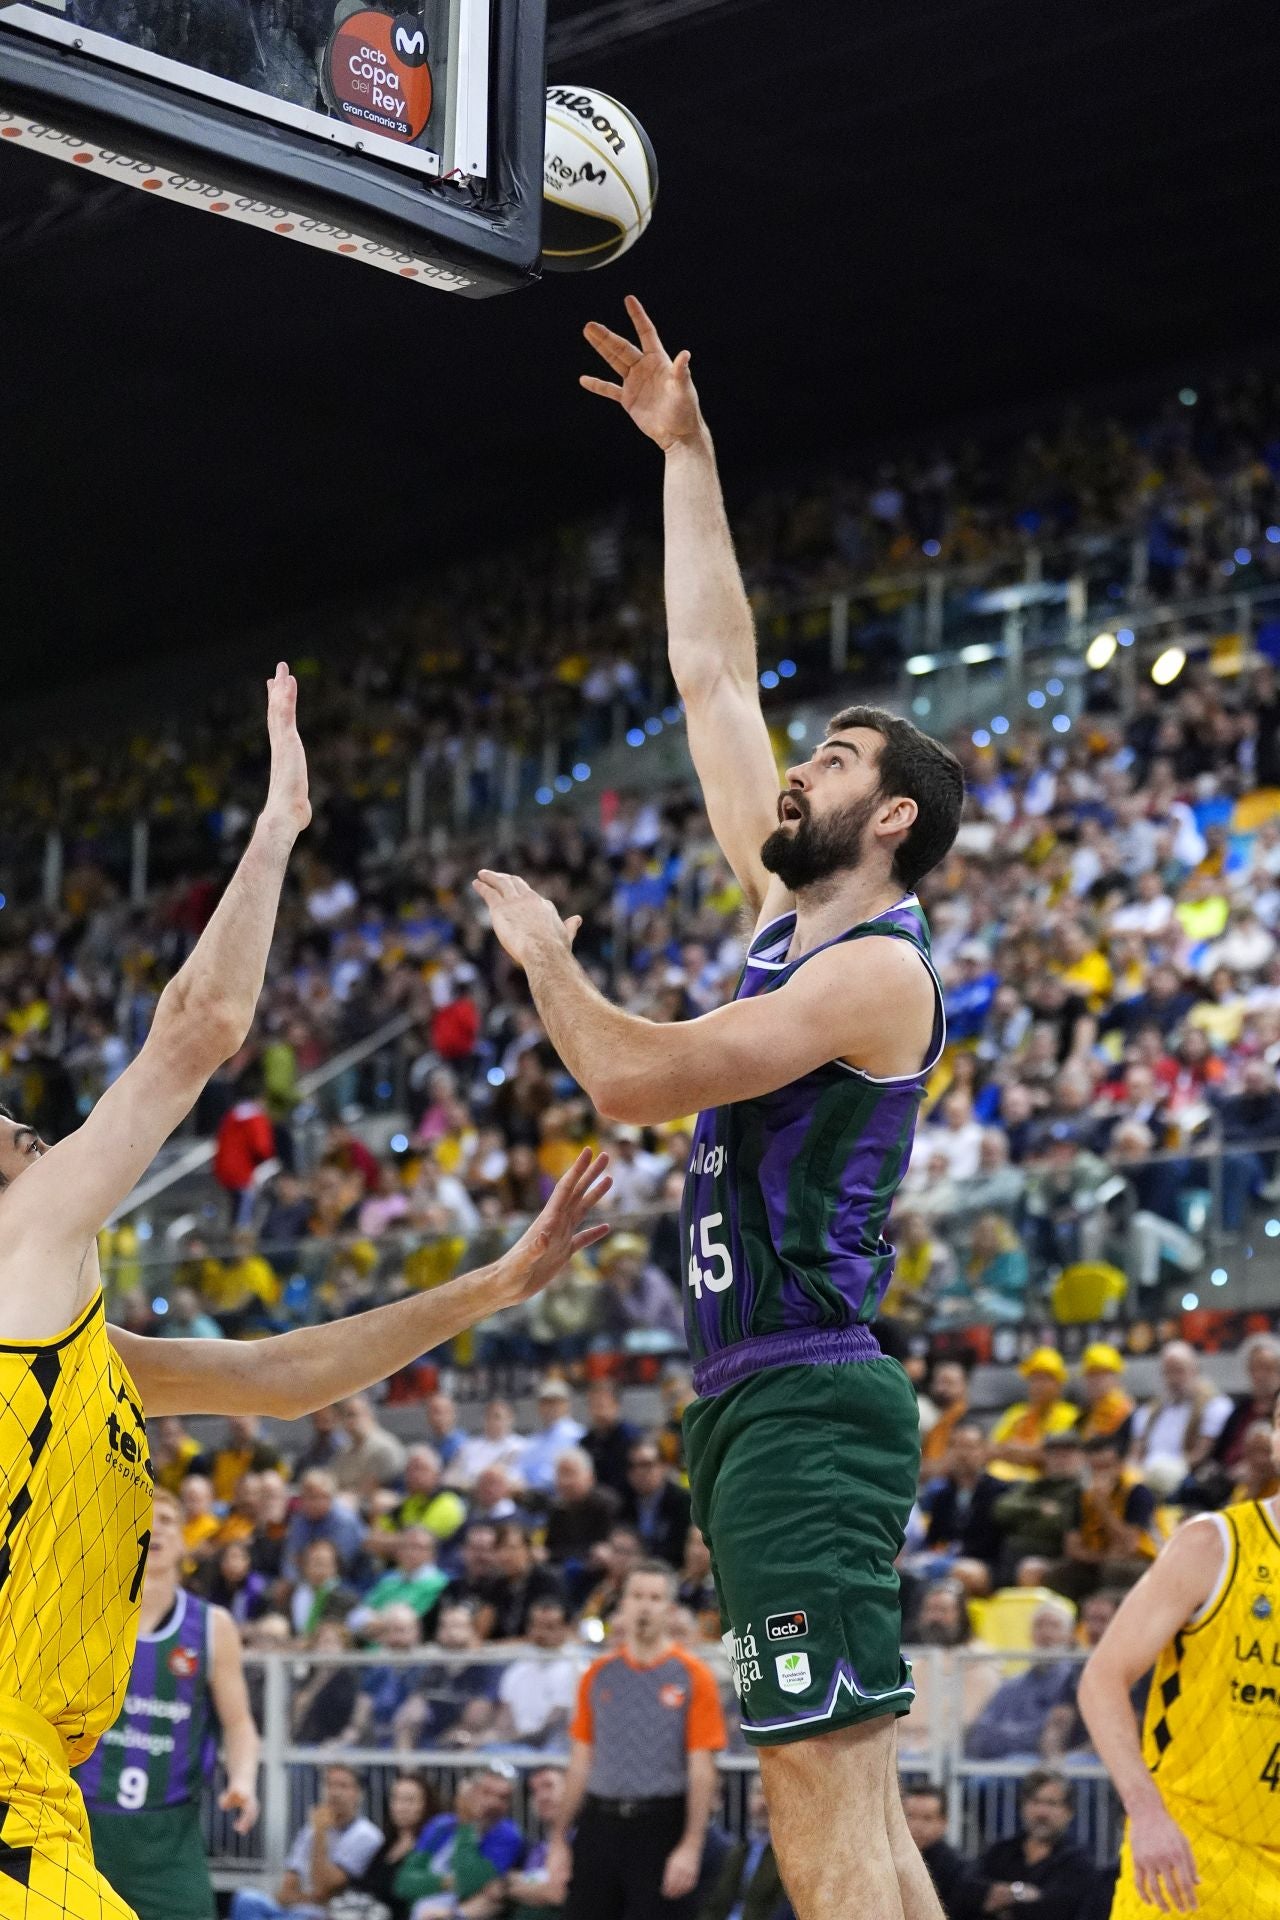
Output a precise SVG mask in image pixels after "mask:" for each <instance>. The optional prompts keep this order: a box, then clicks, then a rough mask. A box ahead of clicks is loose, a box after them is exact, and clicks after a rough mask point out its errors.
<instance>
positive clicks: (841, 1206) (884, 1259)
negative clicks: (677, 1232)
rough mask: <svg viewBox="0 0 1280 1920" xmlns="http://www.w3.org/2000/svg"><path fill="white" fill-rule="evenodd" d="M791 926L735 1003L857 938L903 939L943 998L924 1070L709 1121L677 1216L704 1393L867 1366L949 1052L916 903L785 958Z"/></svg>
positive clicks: (760, 957) (771, 945)
mask: <svg viewBox="0 0 1280 1920" xmlns="http://www.w3.org/2000/svg"><path fill="white" fill-rule="evenodd" d="M795 925H796V916H795V914H794V913H787V914H783V915H782V917H781V919H778V920H772V921H770V922H769V924H768V925H767V926H764V927H762V928H761V929H760V931H759V933H758V934H757V935H756V936H755V938H754V939H753V940H752V942H751V945H750V947H749V949H748V951H747V959H746V964H745V966H744V967H743V970H742V977H741V979H740V980H739V982H738V988H737V992H736V994H735V996H734V997H735V998H736V999H738V1000H745V999H748V998H750V997H751V996H753V995H755V994H759V993H773V992H776V990H777V989H778V988H779V987H782V986H785V984H786V982H787V981H788V980H790V979H792V978H793V977H794V975H795V973H796V971H797V969H798V968H800V967H802V966H804V964H805V962H806V961H808V960H811V959H812V958H813V955H814V954H815V953H822V952H824V951H825V949H826V948H827V947H832V946H837V945H840V944H843V943H845V942H848V941H851V940H865V939H869V938H873V937H874V938H876V939H883V938H885V937H886V936H887V937H889V938H891V939H897V940H905V941H907V942H908V943H909V944H910V945H911V946H913V947H915V949H916V951H917V952H918V953H919V955H920V958H921V961H922V963H923V964H924V965H925V966H926V967H928V969H929V973H930V975H931V976H932V979H933V983H934V989H935V1002H934V1020H933V1035H932V1038H931V1041H930V1044H929V1048H928V1052H927V1054H926V1057H925V1059H924V1061H923V1062H922V1063H921V1066H920V1069H919V1071H918V1072H916V1073H913V1074H907V1075H904V1076H902V1077H900V1078H897V1079H873V1078H872V1077H871V1076H870V1075H869V1074H865V1073H861V1072H859V1071H858V1070H857V1069H856V1068H854V1067H850V1066H846V1065H845V1064H844V1063H843V1062H841V1061H839V1060H831V1061H828V1062H827V1063H826V1064H825V1065H824V1066H821V1067H816V1068H814V1070H813V1072H811V1073H806V1074H804V1075H803V1076H802V1077H801V1078H800V1079H799V1080H794V1081H792V1082H791V1083H790V1084H789V1085H787V1086H785V1087H779V1088H778V1089H777V1091H776V1092H774V1093H767V1094H762V1095H760V1096H759V1097H758V1098H756V1099H752V1100H737V1101H734V1102H733V1104H732V1105H730V1106H725V1107H714V1108H712V1109H710V1110H709V1111H708V1112H706V1113H702V1114H699V1116H698V1124H697V1127H696V1129H695V1131H694V1136H693V1153H692V1157H691V1159H690V1162H689V1171H688V1174H687V1176H686V1179H685V1185H684V1197H683V1201H682V1204H681V1216H680V1218H681V1244H682V1245H683V1246H684V1247H685V1248H686V1250H687V1260H688V1265H687V1282H688V1284H687V1288H686V1291H685V1327H686V1331H687V1334H688V1341H689V1354H690V1358H691V1359H692V1361H693V1366H694V1385H695V1387H696V1388H697V1391H698V1393H699V1394H714V1393H720V1392H722V1391H723V1390H724V1389H725V1388H726V1387H729V1386H732V1385H734V1384H735V1383H736V1382H737V1381H738V1380H742V1379H745V1378H746V1377H747V1376H748V1375H749V1374H752V1373H756V1372H758V1371H759V1370H760V1369H761V1368H762V1367H773V1366H794V1365H796V1364H797V1363H800V1364H804V1363H822V1362H831V1361H840V1360H859V1359H866V1358H870V1357H872V1356H874V1355H875V1354H877V1353H878V1352H879V1347H878V1345H877V1342H876V1340H875V1336H874V1335H873V1334H872V1332H871V1330H870V1327H869V1326H868V1324H867V1323H868V1322H869V1321H870V1320H872V1319H874V1317H875V1315H876V1313H877V1311H878V1309H879V1306H880V1302H881V1300H882V1299H883V1298H884V1293H885V1289H886V1287H887V1286H888V1284H889V1280H890V1277H891V1275H892V1273H893V1252H894V1250H893V1248H892V1247H891V1246H890V1245H889V1244H888V1242H887V1241H886V1240H885V1238H884V1235H883V1232H882V1229H883V1227H884V1224H885V1221H886V1219H887V1218H888V1214H889V1208H890V1206H891V1204H892V1202H893V1197H894V1194H895V1193H896V1192H897V1190H898V1186H899V1183H900V1182H901V1180H902V1176H903V1174H904V1173H905V1171H906V1167H907V1161H908V1159H909V1157H910V1154H911V1143H912V1139H913V1138H914V1135H915V1127H916V1116H917V1114H918V1113H919V1110H920V1103H921V1100H922V1099H923V1097H924V1087H925V1082H926V1080H927V1078H928V1076H929V1074H930V1073H931V1072H932V1070H933V1067H934V1066H935V1064H936V1063H937V1060H938V1058H939V1056H940V1055H941V1053H942V1049H943V1046H944V1044H945V1041H946V1022H945V1019H944V1015H943V1011H942V988H941V986H940V985H939V983H938V978H937V975H936V973H934V970H933V964H932V961H931V960H930V958H929V929H928V924H927V922H926V920H925V917H924V912H923V910H922V908H921V906H920V903H919V901H918V900H917V899H916V898H915V896H914V894H908V895H906V897H905V898H904V899H902V900H900V901H899V902H898V904H897V905H896V906H894V907H890V908H889V909H888V910H887V911H886V912H885V913H882V914H879V915H878V916H877V917H876V918H875V919H874V920H866V921H863V922H862V923H861V924H859V925H858V926H855V927H850V928H848V929H847V930H846V931H845V932H844V933H840V934H837V935H836V936H835V938H834V939H833V940H827V941H824V942H823V943H822V945H821V946H818V947H814V948H813V949H812V951H811V952H809V953H804V954H800V955H799V956H798V957H797V958H796V959H794V960H789V959H788V958H787V952H788V949H789V947H790V945H791V941H792V938H793V936H794V933H795Z"/></svg>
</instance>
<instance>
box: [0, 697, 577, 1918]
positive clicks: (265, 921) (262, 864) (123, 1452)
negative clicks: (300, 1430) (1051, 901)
mask: <svg viewBox="0 0 1280 1920" xmlns="http://www.w3.org/2000/svg"><path fill="white" fill-rule="evenodd" d="M296 702H297V683H296V682H295V681H294V679H293V677H292V675H291V674H290V673H289V672H288V669H287V668H286V667H285V666H284V665H283V664H281V666H280V667H278V668H277V670H276V674H275V677H274V679H273V680H271V681H270V682H269V683H268V703H267V724H268V732H269V735H270V741H271V777H270V785H269V788H268V793H267V803H266V806H265V808H264V809H263V812H262V814H261V816H260V817H259V819H258V822H257V825H256V826H255V828H254V831H253V835H252V838H251V839H250V842H249V845H248V847H247V849H246V851H245V854H244V857H243V859H242V860H241V862H240V865H239V867H238V868H237V869H236V872H235V874H234V875H233V877H232V879H231V881H230V883H229V885H228V887H227V889H226V892H225V893H224V894H223V897H222V899H221V901H220V902H219V904H218V907H217V909H216V911H215V912H214V914H213V916H212V918H211V920H210V921H209V924H208V926H207V927H206V928H205V931H204V933H203V934H202V936H201V938H200V940H199V942H198V944H197V945H196V948H195V950H194V952H193V953H192V954H191V956H190V958H189V959H188V960H187V962H186V964H185V965H184V966H183V967H182V969H181V971H180V972H179V973H178V974H177V975H176V976H175V978H174V979H173V980H172V981H171V982H170V983H169V985H168V986H167V987H166V989H165V991H164V993H163V994H162V995H161V997H160V1001H159V1004H158V1006H157V1008H156V1013H155V1018H154V1021H153V1023H152V1028H151V1032H150V1034H149V1036H148V1038H147V1041H146V1044H145V1046H144V1047H143V1048H142V1050H141V1052H140V1053H139V1055H138V1057H137V1059H136V1060H134V1061H133V1062H132V1064H131V1065H130V1066H129V1067H128V1068H127V1069H126V1070H125V1072H124V1073H123V1074H121V1076H120V1078H119V1079H118V1080H117V1081H116V1082H115V1083H114V1085H113V1086H111V1087H110V1088H109V1089H108V1091H107V1092H106V1093H105V1094H104V1095H103V1097H102V1099H101V1100H100V1101H99V1102H98V1104H97V1106H96V1107H95V1108H94V1109H93V1112H92V1113H91V1114H90V1115H89V1118H88V1119H87V1120H86V1121H85V1123H84V1125H83V1126H82V1127H80V1128H79V1129H78V1130H77V1131H76V1132H75V1133H73V1134H71V1135H69V1136H68V1138H67V1139H65V1140H62V1141H60V1142H58V1143H57V1144H56V1145H53V1146H47V1145H46V1144H45V1142H44V1141H43V1140H41V1139H40V1138H39V1136H38V1135H37V1134H36V1132H35V1131H34V1129H33V1128H31V1127H25V1126H22V1125H21V1124H20V1123H19V1122H18V1121H17V1120H15V1119H14V1117H13V1116H12V1115H11V1114H9V1113H7V1112H6V1111H5V1110H4V1109H3V1108H0V1920H59V1916H71V1920H133V1917H132V1916H131V1914H130V1910H129V1908H128V1907H127V1906H126V1905H125V1903H124V1902H123V1901H122V1900H121V1899H119V1897H118V1896H117V1895H116V1894H115V1893H114V1892H113V1891H112V1889H111V1888H110V1887H109V1886H108V1884H107V1882H106V1881H105V1880H104V1879H103V1877H102V1876H101V1874H100V1873H99V1872H98V1871H97V1869H96V1867H95V1866H94V1862H93V1852H92V1847H91V1844H90V1838H89V1827H88V1822H87V1820H86V1817H85V1809H84V1801H83V1799H82V1797H81V1794H80V1789H79V1788H78V1787H77V1786H76V1785H75V1783H74V1782H73V1780H72V1778H71V1774H70V1771H69V1769H70V1767H71V1766H73V1765H75V1764H77V1763H78V1762H80V1761H82V1760H84V1759H86V1758H87V1757H88V1755H89V1754H90V1752H91V1751H92V1749H93V1746H94V1743H95V1741H96V1740H97V1739H98V1737H99V1736H100V1734H102V1733H103V1732H104V1731H105V1729H106V1728H108V1727H109V1726H110V1725H111V1724H112V1722H113V1721H114V1720H115V1718H116V1716H117V1714H118V1712H119V1709H120V1705H121V1701H122V1699H123V1696H124V1692H125V1688H126V1686H127V1683H128V1679H129V1673H130V1669H131V1665H132V1661H133V1651H134V1641H135V1638H136V1633H137V1623H138V1609H139V1605H140V1602H141V1595H142V1585H143V1577H144V1573H145V1569H146V1560H147V1548H148V1546H149V1544H150V1538H151V1535H150V1526H151V1500H152V1487H153V1475H152V1469H151V1461H150V1456H149V1452H148V1448H147V1435H146V1426H145V1422H144V1417H143V1409H144V1407H145V1408H146V1410H147V1411H148V1412H149V1413H151V1414H153V1415H159V1414H166V1413H266V1414H275V1415H277V1416H279V1417H281V1418H286V1419H288V1418H294V1417H297V1416H298V1415H300V1414H302V1413H304V1412H307V1411H310V1410H313V1409H315V1408H317V1407H323V1406H328V1405H330V1404H332V1402H333V1401H335V1400H338V1399H342V1398H344V1397H345V1396H346V1395H348V1394H351V1393H355V1392H358V1391H359V1390H360V1389H362V1388H364V1387H368V1386H371V1385H372V1384H373V1383H374V1382H375V1381H376V1380H381V1379H383V1378H385V1377H386V1375H387V1374H389V1373H394V1372H395V1371H396V1370H397V1369H398V1368H400V1367H403V1366H407V1365H408V1363H409V1362H410V1361H411V1360H413V1359H416V1358H417V1356H418V1355H419V1354H421V1353H425V1352H427V1351H428V1349H429V1348H432V1347H435V1346H438V1345H440V1344H441V1342H442V1341H445V1340H449V1339H452V1338H453V1336H454V1335H455V1334H458V1333H460V1332H462V1331H463V1329H464V1328H466V1327H469V1326H471V1325H472V1324H473V1323H474V1322H475V1321H476V1320H480V1319H484V1318H487V1316H488V1315H489V1314H491V1313H495V1312H499V1311H501V1309H502V1308H504V1307H507V1306H511V1305H514V1304H516V1303H517V1302H519V1301H521V1300H526V1299H528V1298H529V1297H530V1296H531V1295H532V1294H534V1293H536V1292H537V1291H538V1290H539V1289H540V1288H541V1287H543V1286H545V1285H546V1283H547V1282H548V1281H549V1280H550V1279H551V1278H552V1277H553V1275H554V1274H556V1273H557V1272H559V1270H560V1268H561V1267H562V1266H563V1265H564V1264H565V1262H566V1261H567V1260H568V1259H569V1258H570V1257H571V1255H572V1254H573V1253H574V1252H575V1251H576V1250H578V1249H579V1248H581V1247H585V1246H589V1245H591V1244H592V1243H593V1242H595V1241H597V1240H599V1239H602V1238H603V1237H604V1235H605V1234H606V1233H607V1232H608V1228H607V1227H603V1226H600V1227H586V1228H584V1227H583V1225H582V1222H583V1220H584V1218H585V1216H586V1214H587V1213H588V1212H589V1210H590V1209H591V1208H592V1207H593V1206H594V1205H595V1204H596V1202H597V1201H598V1200H600V1199H601V1198H602V1197H603V1195H604V1194H605V1192H607V1190H608V1187H609V1185H610V1182H609V1181H608V1179H607V1178H606V1177H604V1175H603V1167H604V1164H605V1163H604V1160H603V1157H600V1158H593V1157H592V1155H591V1154H589V1153H584V1154H582V1155H580V1156H579V1158H578V1160H577V1162H576V1163H575V1165H574V1166H573V1167H571V1168H570V1170H569V1171H568V1173H566V1174H565V1176H564V1178H563V1179H562V1180H561V1181H560V1184H559V1185H558V1186H557V1188H556V1190H555V1192H554V1194H553V1195H552V1197H551V1199H550V1200H549V1202H548V1203H547V1206H546V1208H545V1209H544V1211H543V1213H542V1214H541V1215H540V1216H539V1218H538V1219H537V1220H536V1221H535V1222H534V1224H533V1226H532V1227H531V1228H530V1229H529V1231H528V1233H526V1234H525V1236H524V1237H523V1239H522V1240H520V1241H519V1242H517V1244H516V1245H515V1246H514V1247H513V1248H511V1250H510V1251H509V1252H508V1253H506V1254H504V1255H503V1256H502V1258H501V1259H500V1260H498V1261H497V1262H496V1263H495V1264H494V1265H493V1266H491V1267H486V1268H483V1269H481V1270H480V1271H479V1272H477V1273H471V1274H464V1275H462V1276H461V1277H460V1278H459V1279H457V1280H453V1281H450V1282H449V1283H448V1284H447V1285H446V1286H442V1287H439V1288H436V1289H435V1290H434V1291H432V1292H431V1293H429V1294H423V1295H418V1296H415V1297H414V1298H412V1299H409V1300H403V1301H399V1302H397V1303H396V1304H395V1305H393V1306H390V1307H381V1308H376V1309H375V1310H374V1311H373V1312H371V1313H367V1314H364V1315H362V1316H361V1321H362V1325H361V1327H360V1331H359V1333H358V1334H357V1335H356V1336H355V1337H354V1338H353V1335H352V1329H351V1326H350V1323H349V1322H339V1323H337V1324H335V1325H334V1326H330V1327H309V1328H304V1329H301V1330H300V1331H299V1332H297V1333H290V1334H282V1335H280V1336H279V1337H278V1338H276V1339H272V1340H261V1341H257V1342H254V1343H251V1344H242V1343H240V1342H237V1341H230V1340H228V1341H212V1340H210V1341H205V1340H143V1339H139V1338H138V1337H137V1335H134V1334H128V1333H124V1332H121V1331H119V1330H118V1329H115V1328H108V1326H107V1322H106V1313H105V1306H104V1301H103V1296H102V1283H101V1276H100V1274H99V1271H98V1257H97V1241H96V1236H97V1233H98V1230H99V1228H100V1227H101V1226H102V1224H103V1222H104V1221H106V1220H107V1219H108V1218H109V1217H110V1216H111V1214H112V1213H113V1212H114V1210H115V1209H116V1208H117V1207H118V1206H119V1205H120V1204H121V1202H122V1201H123V1200H125V1199H126V1197H127V1196H128V1194H129V1193H130V1192H131V1191H132V1189H133V1187H134V1186H135V1185H136V1184H137V1181H138V1179H139V1178H140V1177H141V1175H142V1174H143V1173H144V1172H145V1171H146V1169H147V1167H148V1165H149V1164H150V1162H151V1160H152V1158H153V1156H154V1154H155V1152H156V1150H157V1148H158V1147H159V1146H161V1144H162V1143H163V1142H164V1140H165V1139H166V1138H167V1137H168V1135H169V1134H170V1133H171V1132H172V1131H173V1129H174V1127H175V1126H177V1124H178V1123H179V1121H180V1120H182V1119H183V1118H184V1116H185V1115H186V1114H187V1113H188V1112H189V1111H190V1109H191V1107H192V1106H193V1105H194V1104H195V1101H196V1098H197V1096H198V1095H199V1093H200V1091H201V1089H202V1088H203V1086H204V1084H205V1082H206V1080H208V1078H209V1077H210V1075H211V1074H212V1073H213V1072H214V1071H215V1070H216V1068H217V1067H218V1065H219V1064H220V1063H221V1062H222V1061H224V1060H227V1059H229V1058H230V1057H231V1056H232V1054H234V1053H236V1052H237V1051H238V1050H239V1049H240V1047H242V1046H243V1044H244V1042H245V1039H246V1037H247V1035H248V1032H249V1029H250V1026H251V1025H252V1021H253V1015H254V1009H255V1007H256V1004H257V999H258V995H259V993H260V991H261V988H262V982H263V978H264V974H265V970H266V963H267V955H268V951H269V948H270V944H271V935H272V929H273V927H274V924H275V915H276V907H277V904H278V901H279V897H280V887H281V883H282V881H283V878H284V873H285V868H286V866H287V864H288V859H289V854H290V851H291V849H292V847H293V843H294V841H295V840H296V838H297V836H298V834H299V833H300V832H301V831H302V830H303V828H304V827H305V826H306V825H307V823H308V821H309V819H310V817H311V809H310V803H309V800H308V795H307V764H306V756H305V754H304V752H303V748H302V742H301V740H300V738H299V736H298V730H297V724H296V717H295V715H296Z"/></svg>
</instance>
